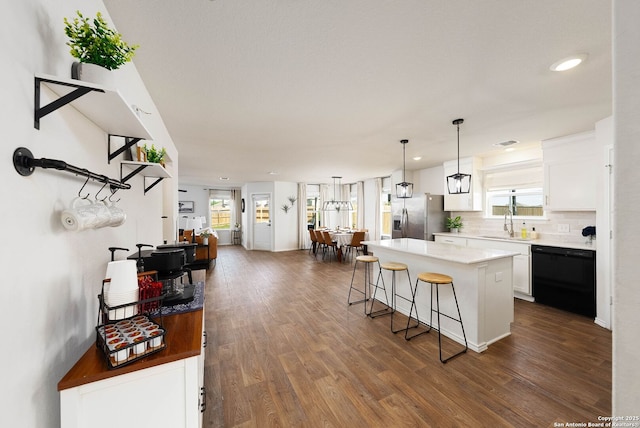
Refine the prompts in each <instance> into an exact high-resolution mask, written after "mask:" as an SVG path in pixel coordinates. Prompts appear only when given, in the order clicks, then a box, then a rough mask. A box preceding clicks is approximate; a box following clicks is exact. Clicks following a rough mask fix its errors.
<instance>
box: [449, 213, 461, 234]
mask: <svg viewBox="0 0 640 428" xmlns="http://www.w3.org/2000/svg"><path fill="white" fill-rule="evenodd" d="M447 229H449V232H451V233H458V232H459V231H460V229H462V218H461V217H460V216H457V217H447Z"/></svg>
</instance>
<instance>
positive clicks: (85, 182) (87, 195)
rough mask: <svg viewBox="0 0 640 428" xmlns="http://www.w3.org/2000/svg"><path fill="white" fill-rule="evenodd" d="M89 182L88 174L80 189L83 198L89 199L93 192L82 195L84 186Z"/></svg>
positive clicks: (79, 194)
mask: <svg viewBox="0 0 640 428" xmlns="http://www.w3.org/2000/svg"><path fill="white" fill-rule="evenodd" d="M88 182H89V175H88V174H87V179H86V180H85V181H84V184H83V185H82V187H81V188H80V190H78V197H79V198H81V199H89V195H90V194H91V193H87V194H86V195H85V196H82V190H83V189H84V186H86V185H87V183H88Z"/></svg>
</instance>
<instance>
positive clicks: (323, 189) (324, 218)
mask: <svg viewBox="0 0 640 428" xmlns="http://www.w3.org/2000/svg"><path fill="white" fill-rule="evenodd" d="M328 200H329V185H328V184H321V185H320V200H319V201H318V213H319V217H320V219H319V221H318V227H327V226H329V223H328V218H329V212H328V211H323V210H322V206H323V205H324V201H328Z"/></svg>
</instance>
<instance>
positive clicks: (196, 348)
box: [58, 309, 203, 391]
mask: <svg viewBox="0 0 640 428" xmlns="http://www.w3.org/2000/svg"><path fill="white" fill-rule="evenodd" d="M162 324H163V326H164V328H165V331H166V333H165V344H166V348H165V349H163V350H162V351H160V352H157V353H155V354H152V355H149V356H148V357H145V358H143V359H141V360H139V361H136V362H133V363H131V364H128V365H126V366H124V367H118V368H115V369H109V367H108V365H107V362H106V360H105V355H104V353H103V352H102V351H101V350H99V349H98V348H97V347H96V345H95V342H94V343H93V345H91V347H90V348H89V349H88V350H87V352H85V353H84V355H83V356H82V357H81V358H80V359H79V360H78V362H77V363H76V364H75V365H74V366H73V367H72V368H71V370H69V372H67V374H66V375H65V376H64V377H63V378H62V379H61V380H60V382H58V391H62V390H64V389H68V388H74V387H77V386H80V385H85V384H88V383H91V382H95V381H98V380H103V379H108V378H111V377H115V376H119V375H121V374H125V373H131V372H134V371H137V370H142V369H146V368H149V367H153V366H158V365H161V364H166V363H170V362H172V361H177V360H181V359H184V358H189V357H194V356H197V355H200V349H201V346H202V327H203V326H202V309H197V310H195V311H192V312H186V313H183V314H177V315H165V316H164V317H163V318H162Z"/></svg>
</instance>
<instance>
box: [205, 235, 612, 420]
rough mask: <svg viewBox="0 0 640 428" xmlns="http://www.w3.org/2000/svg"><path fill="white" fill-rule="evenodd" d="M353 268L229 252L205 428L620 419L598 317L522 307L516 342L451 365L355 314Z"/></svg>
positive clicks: (223, 251)
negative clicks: (351, 290)
mask: <svg viewBox="0 0 640 428" xmlns="http://www.w3.org/2000/svg"><path fill="white" fill-rule="evenodd" d="M351 272H352V267H351V266H349V265H348V264H346V265H345V264H338V263H336V262H335V261H334V262H332V263H328V262H322V261H320V260H315V259H314V258H313V257H312V256H309V255H308V254H307V252H306V251H291V252H282V253H270V252H259V251H245V250H244V249H243V248H242V247H240V246H221V247H219V249H218V259H217V265H216V267H215V269H212V270H210V271H209V273H208V274H207V287H206V289H207V291H206V301H205V305H206V315H205V317H206V320H205V326H206V330H207V337H208V346H207V348H206V353H207V354H206V366H205V386H206V390H207V409H206V411H205V414H204V420H205V423H204V426H205V427H325V426H326V427H345V426H349V427H378V426H379V427H397V426H407V427H410V426H413V427H429V426H433V427H449V426H451V427H454V426H458V427H503V426H504V427H509V426H514V427H548V426H553V424H554V422H563V423H566V422H585V423H586V422H591V421H593V422H597V420H598V419H597V418H598V416H600V415H605V416H606V415H610V413H611V332H609V331H608V330H606V329H603V328H601V327H599V326H597V325H595V324H594V323H593V321H592V320H590V319H587V318H584V317H581V316H577V315H573V314H569V313H566V312H563V311H559V310H556V309H553V308H549V307H546V306H542V305H538V304H534V303H528V302H523V301H520V300H516V304H515V322H514V324H513V326H512V330H511V331H512V335H511V336H510V337H508V338H506V339H503V340H501V341H499V342H497V343H495V344H493V345H491V346H490V347H489V349H488V350H487V351H485V352H483V353H482V354H478V353H475V352H473V351H469V352H468V353H467V354H463V355H461V356H460V357H458V358H456V359H453V360H451V361H450V362H448V363H447V364H442V363H440V361H439V360H438V340H437V334H434V333H435V332H432V333H430V334H427V335H423V336H420V337H417V338H415V339H413V340H411V341H409V342H407V341H405V340H404V338H403V336H402V335H401V334H397V335H394V334H392V333H391V332H390V331H389V317H380V318H376V319H370V318H368V317H365V316H364V315H363V311H362V309H363V308H362V304H358V305H353V306H348V305H347V304H346V301H347V293H348V289H349V282H350V280H351ZM462 316H463V320H464V314H462ZM448 345H450V346H452V347H453V346H455V345H456V344H454V343H451V342H449V343H448Z"/></svg>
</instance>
